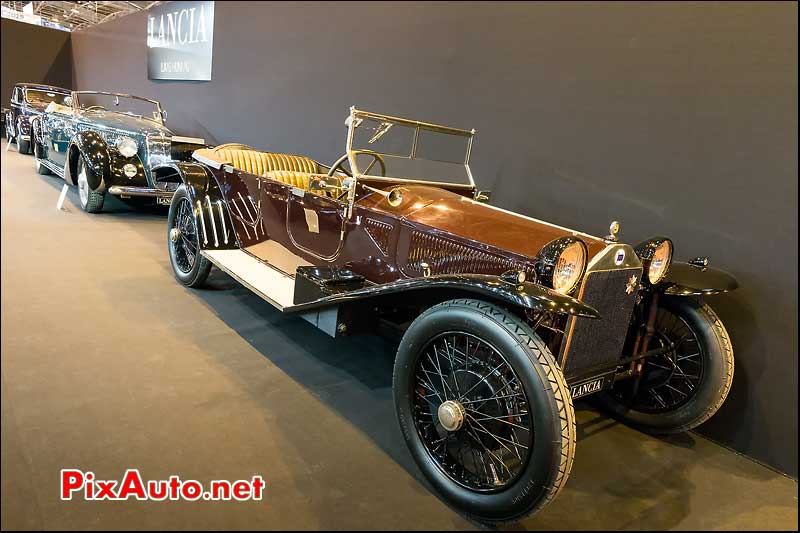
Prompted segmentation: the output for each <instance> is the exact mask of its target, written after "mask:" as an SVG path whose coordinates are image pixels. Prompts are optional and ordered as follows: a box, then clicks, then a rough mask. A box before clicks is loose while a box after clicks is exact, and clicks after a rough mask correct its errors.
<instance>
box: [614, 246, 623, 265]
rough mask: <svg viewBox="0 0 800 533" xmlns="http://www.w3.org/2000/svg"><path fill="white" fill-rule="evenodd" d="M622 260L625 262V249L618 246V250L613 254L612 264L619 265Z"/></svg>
mask: <svg viewBox="0 0 800 533" xmlns="http://www.w3.org/2000/svg"><path fill="white" fill-rule="evenodd" d="M624 262H625V250H623V249H622V248H620V249H619V250H617V253H616V254H614V264H615V265H617V266H620V265H621V264H622V263H624Z"/></svg>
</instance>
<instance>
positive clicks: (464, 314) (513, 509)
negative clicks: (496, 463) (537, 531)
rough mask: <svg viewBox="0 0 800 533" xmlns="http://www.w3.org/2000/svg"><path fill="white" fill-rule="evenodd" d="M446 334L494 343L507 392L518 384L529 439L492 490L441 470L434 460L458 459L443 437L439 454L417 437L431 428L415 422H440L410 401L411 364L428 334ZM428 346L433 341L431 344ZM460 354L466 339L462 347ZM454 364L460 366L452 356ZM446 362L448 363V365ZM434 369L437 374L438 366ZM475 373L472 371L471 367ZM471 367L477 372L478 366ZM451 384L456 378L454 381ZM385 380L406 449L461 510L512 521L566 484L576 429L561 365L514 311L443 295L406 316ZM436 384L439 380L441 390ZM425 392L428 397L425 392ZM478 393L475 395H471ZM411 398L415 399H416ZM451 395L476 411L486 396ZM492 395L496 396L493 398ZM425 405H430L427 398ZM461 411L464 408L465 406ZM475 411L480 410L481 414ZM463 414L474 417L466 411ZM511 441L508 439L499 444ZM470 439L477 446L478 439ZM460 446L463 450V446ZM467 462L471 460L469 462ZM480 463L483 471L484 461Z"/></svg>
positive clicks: (414, 388)
mask: <svg viewBox="0 0 800 533" xmlns="http://www.w3.org/2000/svg"><path fill="white" fill-rule="evenodd" d="M453 332H456V334H464V335H468V336H470V337H471V338H474V339H478V340H480V341H483V342H484V343H486V345H487V346H491V347H492V348H494V349H495V350H496V352H497V353H499V354H501V355H502V359H503V360H504V361H505V362H507V363H508V365H509V366H510V368H511V370H512V371H513V374H512V375H513V376H514V379H516V380H517V382H518V384H520V385H521V389H518V390H517V391H516V392H515V393H514V395H515V396H519V390H521V391H522V395H523V396H524V400H525V403H524V405H526V406H527V411H526V416H528V417H529V420H530V424H531V429H532V431H531V433H530V435H531V440H530V441H526V442H527V443H528V444H529V446H528V448H527V452H524V453H526V454H527V455H526V456H525V460H524V461H520V462H519V463H518V465H517V466H518V468H519V470H518V472H517V473H516V475H515V477H513V478H512V477H511V476H509V481H508V483H507V484H506V485H503V486H501V487H500V488H498V489H487V490H479V489H478V488H472V487H469V486H468V485H467V484H465V483H462V482H460V481H458V480H457V479H456V478H455V477H454V474H453V473H454V472H455V470H453V469H452V468H451V469H450V472H451V473H447V471H446V468H450V467H446V466H445V465H443V462H442V461H443V460H444V459H446V458H450V459H451V462H454V463H455V462H457V461H458V459H457V455H456V454H451V452H450V450H449V446H448V445H447V442H449V441H445V444H444V445H443V446H445V451H444V452H439V454H440V455H439V458H438V459H437V458H435V457H434V455H433V454H432V453H431V451H429V450H430V446H428V447H426V441H425V438H426V437H425V436H424V435H425V433H426V432H427V433H429V434H430V433H431V431H432V430H431V429H427V430H424V429H421V428H422V427H424V426H427V427H428V428H431V427H433V429H436V430H437V431H439V428H440V427H443V422H442V420H441V418H440V416H441V415H440V414H439V411H438V410H437V415H436V418H433V416H434V415H433V414H432V413H424V412H421V411H420V409H419V406H418V405H417V406H416V407H415V394H417V395H420V394H419V391H420V390H421V389H420V384H421V383H420V380H419V379H418V378H417V377H415V376H422V375H423V374H419V373H418V372H417V369H418V368H420V369H422V368H423V365H424V364H425V363H424V361H425V359H423V358H422V356H423V355H425V357H427V358H428V360H430V359H429V355H428V354H430V351H427V352H426V350H427V346H429V345H431V343H433V342H434V341H435V339H438V338H447V335H450V334H451V333H453ZM443 336H444V337H443ZM433 346H434V347H435V344H433ZM453 346H455V343H454V344H453ZM468 352H469V345H467V347H466V348H465V350H464V352H463V353H468ZM437 360H438V355H437ZM464 360H465V361H469V356H465V357H464ZM495 360H497V359H495ZM420 361H423V362H420ZM457 364H458V365H460V363H458V362H457ZM418 365H419V366H418ZM451 368H456V367H453V366H451ZM484 368H485V367H484ZM439 370H440V376H441V367H440V369H439ZM423 372H426V371H425V370H423ZM475 372H476V370H474V369H473V373H475ZM477 372H478V373H481V371H480V370H478V371H477ZM454 374H455V372H450V374H449V375H448V376H447V377H446V378H445V380H451V379H453V375H454ZM488 375H489V374H487V377H488ZM478 381H480V380H478ZM455 382H456V383H457V379H456V381H455ZM467 385H469V382H468V383H467ZM393 386H394V400H395V408H396V410H397V417H398V421H399V423H400V429H401V430H402V433H403V436H404V438H405V441H406V444H407V446H408V449H409V451H410V452H411V455H412V456H413V457H414V460H415V461H416V462H417V465H418V466H419V468H420V470H421V471H422V473H423V474H424V475H425V477H426V478H427V479H428V480H429V481H430V483H431V484H432V485H433V487H434V488H435V489H436V491H437V492H438V493H439V494H441V495H442V497H443V498H444V499H445V500H446V501H447V502H449V503H450V504H451V505H453V506H454V507H455V508H457V509H458V510H460V511H461V512H462V513H464V514H466V515H468V516H470V517H471V518H473V519H475V520H478V521H481V522H485V523H491V524H496V523H502V522H509V521H515V520H519V519H521V518H522V517H524V516H526V515H528V514H531V513H534V512H537V511H538V510H540V509H541V508H543V507H544V506H545V505H547V504H548V503H549V502H550V501H551V500H552V499H553V498H554V497H555V496H556V495H557V494H558V492H559V491H560V490H561V489H562V487H563V486H564V484H565V483H566V481H567V478H568V477H569V473H570V470H571V468H572V461H573V457H574V454H575V432H576V429H575V415H574V411H573V408H572V399H571V397H570V394H569V389H568V387H567V384H566V381H565V379H564V376H563V373H562V372H561V369H560V368H559V367H558V364H557V363H556V362H555V360H554V359H553V356H552V354H551V353H550V351H549V350H548V348H547V346H546V345H545V343H544V342H543V341H542V340H541V339H540V338H539V337H538V336H537V335H536V334H535V333H534V332H533V331H532V330H531V328H530V327H529V326H528V325H527V324H525V323H524V322H523V321H522V320H520V319H519V318H518V317H517V316H515V315H514V314H512V313H510V312H508V311H506V310H504V309H502V308H500V307H497V306H496V305H493V304H489V303H486V302H483V301H479V300H471V299H462V300H451V301H448V302H444V303H441V304H439V305H436V306H434V307H432V308H430V309H428V310H427V311H425V312H424V313H422V314H421V315H420V316H419V317H418V318H417V319H415V320H414V322H413V323H412V324H411V326H410V327H409V328H408V330H407V331H406V333H405V335H404V336H403V339H402V341H401V343H400V347H399V349H398V351H397V358H396V360H395V365H394V383H393ZM423 386H424V385H423ZM507 386H508V385H506V387H507ZM518 387H519V385H518ZM473 388H474V387H473ZM444 389H445V383H444V382H443V383H442V391H443V394H444ZM456 390H458V387H456ZM495 390H497V389H495ZM506 390H511V389H506ZM451 392H452V390H451ZM458 394H461V392H460V391H459V392H458ZM492 394H497V393H496V392H493V393H492ZM425 395H426V397H430V398H433V397H434V396H431V395H429V394H428V393H427V392H426V393H425ZM420 396H421V395H420ZM437 396H438V394H437ZM482 398H483V397H480V396H479V397H478V400H481V399H482ZM441 399H442V400H444V398H441ZM416 401H417V402H418V403H419V400H416ZM425 401H429V400H427V399H426V400H425ZM459 401H460V402H461V401H463V402H464V405H470V404H471V405H473V406H475V405H477V406H478V408H480V409H481V410H483V411H486V410H487V409H486V408H484V407H481V406H482V405H484V404H486V401H483V403H481V404H476V403H475V401H474V400H471V399H470V398H468V397H467V396H466V394H465V395H464V396H462V397H461V399H459ZM493 401H495V402H498V403H499V402H500V400H493ZM505 401H508V400H505ZM439 409H441V407H440V408H439ZM429 410H430V411H433V410H434V408H433V403H432V402H431V406H430V409H429ZM469 411H470V409H469V407H467V408H466V411H465V412H469ZM474 412H477V411H474ZM477 413H478V414H480V415H484V413H483V412H477ZM424 415H429V416H430V418H429V420H431V421H432V422H428V423H425V422H420V420H419V418H421V417H423V416H424ZM469 416H470V415H468V414H465V415H464V418H463V420H464V422H463V424H464V426H462V427H459V428H458V429H456V430H452V433H453V434H457V432H461V431H469V427H468V426H467V425H466V424H467V420H468V418H469ZM503 416H505V415H504V414H503ZM498 419H501V418H498ZM502 419H504V420H517V419H510V418H502ZM471 420H472V421H475V422H476V421H477V420H476V419H475V418H474V416H473V417H472V418H471ZM483 420H489V419H486V418H484V419H483ZM484 423H487V422H484ZM436 424H439V425H438V426H437V425H436ZM487 424H488V423H487ZM484 429H485V428H484ZM472 435H473V436H475V435H476V433H475V432H474V431H473V432H472ZM484 438H485V437H484ZM467 440H469V438H468V439H467ZM495 440H496V439H495ZM512 440H515V439H513V438H512V439H510V440H506V442H511V441H512ZM472 442H473V445H474V446H477V443H478V441H472ZM498 442H499V441H498ZM501 445H502V444H501ZM484 448H486V446H485V445H484ZM475 449H478V448H477V447H475ZM461 450H462V452H463V450H464V449H463V448H461ZM487 451H488V449H487ZM473 455H474V452H473ZM462 460H463V455H462ZM474 464H476V465H477V464H478V463H477V460H475V462H474ZM483 466H484V471H486V463H484V465H483ZM501 469H502V466H501ZM491 471H492V473H494V472H495V468H494V467H491ZM501 472H502V470H501ZM495 478H496V474H495ZM462 479H465V478H463V477H462Z"/></svg>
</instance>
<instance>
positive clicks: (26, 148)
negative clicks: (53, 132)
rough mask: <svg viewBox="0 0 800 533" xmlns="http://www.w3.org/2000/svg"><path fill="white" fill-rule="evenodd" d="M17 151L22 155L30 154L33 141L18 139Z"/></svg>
mask: <svg viewBox="0 0 800 533" xmlns="http://www.w3.org/2000/svg"><path fill="white" fill-rule="evenodd" d="M17 151H18V152H19V153H21V154H29V153H31V140H30V139H18V140H17Z"/></svg>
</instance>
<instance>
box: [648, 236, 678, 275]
mask: <svg viewBox="0 0 800 533" xmlns="http://www.w3.org/2000/svg"><path fill="white" fill-rule="evenodd" d="M671 262H672V243H671V242H669V241H664V242H662V243H661V244H660V245H659V246H658V248H656V250H655V252H653V258H652V259H651V260H650V267H649V268H648V269H647V278H648V279H649V280H650V283H652V284H653V285H655V284H656V283H658V282H659V281H661V279H662V278H663V277H664V275H665V274H666V273H667V269H668V268H669V264H670V263H671Z"/></svg>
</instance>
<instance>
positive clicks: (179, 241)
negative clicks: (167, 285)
mask: <svg viewBox="0 0 800 533" xmlns="http://www.w3.org/2000/svg"><path fill="white" fill-rule="evenodd" d="M167 246H168V247H169V262H170V263H171V264H172V271H173V273H174V274H175V278H176V279H177V280H178V281H180V282H181V283H183V284H184V285H186V286H187V287H200V286H202V285H203V284H204V283H205V281H206V279H207V278H208V274H209V272H210V271H211V261H209V260H208V259H207V258H206V257H204V256H203V255H202V254H201V253H200V236H199V234H198V232H197V220H196V219H195V216H194V208H193V207H192V199H191V197H190V196H189V192H188V191H187V190H186V186H184V185H181V186H180V187H178V188H177V189H176V190H175V194H174V195H173V196H172V202H171V203H170V206H169V215H168V216H167Z"/></svg>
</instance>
